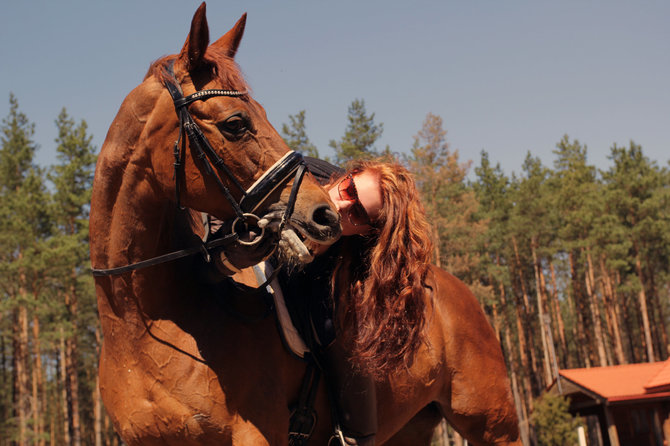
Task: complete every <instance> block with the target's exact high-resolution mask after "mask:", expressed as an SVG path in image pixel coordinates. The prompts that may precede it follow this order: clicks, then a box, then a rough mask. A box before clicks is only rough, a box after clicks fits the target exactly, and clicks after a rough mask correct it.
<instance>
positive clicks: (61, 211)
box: [0, 95, 670, 446]
mask: <svg viewBox="0 0 670 446" xmlns="http://www.w3.org/2000/svg"><path fill="white" fill-rule="evenodd" d="M307 114H308V113H307V112H306V111H304V110H303V111H300V112H298V113H296V114H295V115H292V116H289V117H288V120H287V121H288V123H287V124H283V125H282V126H281V134H282V136H283V137H284V139H285V141H286V142H287V144H288V145H289V146H290V147H291V148H293V149H296V150H300V151H303V152H304V153H306V154H310V155H312V156H318V155H319V150H318V149H319V148H317V147H316V146H315V145H314V144H313V143H312V142H311V141H310V140H309V137H308V132H307V128H306V116H307ZM347 118H348V121H347V127H346V129H344V132H343V135H342V136H341V137H340V139H338V140H335V139H334V140H331V141H330V144H329V147H328V149H326V148H323V149H322V153H323V152H325V151H326V150H328V153H331V154H334V155H332V159H328V160H329V161H331V162H333V163H336V164H340V165H344V164H345V163H346V162H347V161H348V160H351V159H353V158H358V157H371V156H377V155H386V156H396V157H398V158H399V159H400V160H401V161H402V162H403V163H404V164H405V165H406V166H407V167H408V168H409V169H410V170H411V171H412V172H413V173H414V174H415V178H416V180H417V183H418V185H419V188H420V191H421V193H422V197H423V204H424V206H425V209H426V212H427V213H428V217H429V221H430V222H432V225H433V228H432V230H433V238H434V242H435V252H434V256H433V261H434V263H435V264H437V265H438V266H440V267H442V268H444V269H446V270H447V271H449V272H451V273H452V274H454V275H455V276H457V277H458V278H460V279H461V280H463V281H464V282H465V283H466V284H467V285H468V286H469V287H470V289H471V290H472V291H473V292H474V293H475V295H476V296H477V298H478V300H479V302H480V304H481V306H482V308H483V309H484V312H485V313H486V315H487V316H488V318H489V321H490V323H491V325H492V326H493V327H494V329H495V331H496V333H497V336H498V338H499V341H500V345H501V347H502V350H503V352H504V356H505V358H506V362H507V368H508V375H509V378H510V382H511V385H512V391H513V394H514V398H515V402H516V407H517V412H518V414H519V420H520V427H521V430H522V432H526V435H528V432H529V431H532V421H531V420H532V413H533V410H534V407H535V405H536V404H537V402H538V398H539V397H540V396H541V395H542V394H543V392H544V391H545V389H546V388H547V387H548V386H549V385H550V384H551V383H552V381H553V380H554V379H555V377H556V375H557V371H558V370H559V369H564V368H578V367H594V366H604V365H616V364H628V363H640V362H654V361H660V360H665V359H666V358H667V357H668V352H669V350H670V340H669V328H670V327H669V324H668V321H669V317H670V307H669V305H668V304H669V303H670V280H669V279H670V172H669V170H668V165H667V160H662V161H655V160H650V159H649V158H647V157H646V156H645V154H644V149H643V147H641V146H640V145H638V144H636V143H635V142H634V141H626V142H620V143H619V142H618V143H615V144H613V145H612V146H611V148H610V154H609V165H608V166H606V168H605V169H598V168H596V167H595V166H593V165H590V164H589V162H588V152H587V146H586V145H585V144H584V143H582V142H580V141H578V140H575V139H572V138H571V137H570V136H569V135H565V136H564V137H563V138H561V139H560V140H559V141H557V142H556V143H555V148H554V151H553V160H552V161H553V162H552V164H551V165H545V164H543V162H542V161H541V160H540V159H539V158H537V157H535V156H533V154H532V153H528V154H527V155H526V157H525V161H524V162H523V165H521V166H519V167H518V170H517V171H516V172H514V173H511V174H508V173H506V172H503V171H502V169H501V167H500V165H499V164H498V163H497V162H496V160H493V159H490V157H489V155H488V153H487V152H485V151H483V152H481V153H480V154H479V159H475V160H471V161H470V160H463V159H461V158H460V155H459V152H458V151H457V150H452V148H451V147H450V145H449V143H448V139H447V131H446V129H445V124H444V123H443V122H442V118H440V117H439V116H436V115H433V114H430V113H428V114H427V116H426V117H425V120H424V123H423V126H422V128H419V129H416V130H417V132H416V136H415V139H414V144H413V145H412V147H384V148H380V147H377V146H376V143H377V141H378V139H379V137H380V135H381V134H382V132H383V124H382V123H376V122H375V117H374V113H371V114H368V112H367V111H366V109H365V103H364V101H363V100H360V99H356V100H354V101H353V102H352V104H351V106H350V107H349V110H348V116H347ZM55 127H56V128H55V132H54V134H55V137H54V144H53V147H44V148H41V149H40V150H48V151H53V152H55V153H57V162H56V163H55V164H54V165H51V166H40V165H38V164H37V163H36V161H35V159H36V158H35V155H36V151H37V149H38V147H37V145H36V143H35V142H34V139H33V138H34V132H35V127H34V124H32V123H31V121H30V119H29V117H28V116H26V115H25V114H23V113H22V112H21V109H20V107H19V101H18V99H17V98H16V97H14V96H13V95H10V98H9V113H8V115H7V116H5V117H4V118H3V119H2V123H1V124H0V131H1V133H0V144H1V146H0V213H1V214H2V216H1V218H0V446H5V445H75V446H79V445H82V444H84V445H96V446H101V445H118V444H121V442H120V440H119V439H118V437H117V436H116V434H115V433H114V429H113V426H112V425H111V421H110V419H109V418H108V417H107V416H106V414H105V410H104V407H103V405H102V402H101V399H100V396H99V392H98V386H97V384H96V380H97V357H98V349H99V345H100V336H101V335H100V331H99V326H98V319H97V317H98V316H97V310H96V299H95V292H94V287H93V279H92V277H91V274H90V261H89V251H88V210H89V201H90V194H91V184H92V180H93V172H94V168H95V160H96V153H97V151H98V148H97V147H95V146H94V145H93V144H92V135H90V134H89V133H88V129H87V125H86V122H85V121H84V120H81V121H79V122H77V121H76V120H75V119H74V118H72V117H71V116H69V115H68V113H67V111H66V110H65V109H63V110H62V111H61V113H60V114H59V115H58V116H57V117H55ZM340 130H341V129H333V132H334V133H337V132H339V131H340ZM619 144H621V145H619ZM659 162H663V163H665V164H664V165H660V164H659Z"/></svg>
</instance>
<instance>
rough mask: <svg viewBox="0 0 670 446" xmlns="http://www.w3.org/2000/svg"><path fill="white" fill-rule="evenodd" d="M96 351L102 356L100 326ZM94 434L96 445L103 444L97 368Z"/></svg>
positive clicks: (97, 332)
mask: <svg viewBox="0 0 670 446" xmlns="http://www.w3.org/2000/svg"><path fill="white" fill-rule="evenodd" d="M95 344H96V345H95V351H96V353H97V356H98V357H100V327H96V328H95ZM93 435H94V437H95V446H102V397H101V395H100V374H99V371H98V370H97V367H96V370H95V386H94V388H93Z"/></svg>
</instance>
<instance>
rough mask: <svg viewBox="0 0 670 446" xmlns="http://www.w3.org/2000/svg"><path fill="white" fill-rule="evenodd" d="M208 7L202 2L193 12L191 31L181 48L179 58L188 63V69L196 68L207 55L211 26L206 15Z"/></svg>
mask: <svg viewBox="0 0 670 446" xmlns="http://www.w3.org/2000/svg"><path fill="white" fill-rule="evenodd" d="M206 9H207V7H206V6H205V2H202V4H201V5H200V7H199V8H198V10H197V11H196V12H195V14H193V20H192V21H191V32H190V33H189V34H188V37H187V38H186V42H185V43H184V47H183V48H182V49H181V53H180V54H179V59H181V60H182V61H183V62H184V64H185V65H186V69H187V70H188V71H193V70H195V69H196V68H197V67H198V66H199V65H200V63H201V62H202V61H203V58H204V57H205V51H206V50H207V45H209V27H208V26H207V17H206V16H205V13H206Z"/></svg>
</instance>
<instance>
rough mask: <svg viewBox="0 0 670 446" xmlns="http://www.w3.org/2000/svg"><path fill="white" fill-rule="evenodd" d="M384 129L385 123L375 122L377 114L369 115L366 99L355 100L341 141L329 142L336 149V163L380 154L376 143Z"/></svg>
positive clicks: (350, 108)
mask: <svg viewBox="0 0 670 446" xmlns="http://www.w3.org/2000/svg"><path fill="white" fill-rule="evenodd" d="M383 131H384V125H383V124H381V123H380V124H375V114H374V113H372V114H371V115H369V116H368V115H367V113H366V111H365V101H363V100H362V99H356V100H354V101H353V102H352V103H351V105H350V106H349V112H348V114H347V128H346V130H345V132H344V136H343V137H342V139H340V141H335V140H331V141H330V143H329V144H328V145H329V146H330V147H332V148H333V149H334V150H335V161H336V163H338V164H344V163H346V162H347V161H350V160H354V159H358V158H371V157H374V156H378V155H380V153H379V152H378V151H377V149H376V148H375V145H374V144H375V142H376V141H377V139H379V137H380V136H381V135H382V132H383ZM387 152H388V148H387Z"/></svg>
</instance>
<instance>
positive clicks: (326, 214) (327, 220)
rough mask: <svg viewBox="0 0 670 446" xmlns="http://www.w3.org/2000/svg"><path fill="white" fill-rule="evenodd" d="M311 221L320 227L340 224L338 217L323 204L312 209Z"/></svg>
mask: <svg viewBox="0 0 670 446" xmlns="http://www.w3.org/2000/svg"><path fill="white" fill-rule="evenodd" d="M312 221H313V222H314V223H316V224H317V225H320V226H328V227H333V226H337V225H338V224H339V223H340V215H339V214H338V213H337V212H335V211H333V210H332V209H331V208H330V206H328V205H325V204H324V205H323V206H319V207H317V208H316V209H314V212H312Z"/></svg>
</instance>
